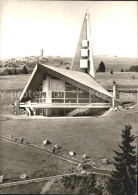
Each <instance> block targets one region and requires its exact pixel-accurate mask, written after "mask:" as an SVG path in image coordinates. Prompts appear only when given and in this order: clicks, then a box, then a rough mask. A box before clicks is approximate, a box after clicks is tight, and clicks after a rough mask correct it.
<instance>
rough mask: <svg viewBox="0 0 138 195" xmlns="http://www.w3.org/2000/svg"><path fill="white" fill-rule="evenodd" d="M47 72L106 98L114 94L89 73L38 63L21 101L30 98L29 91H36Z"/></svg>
mask: <svg viewBox="0 0 138 195" xmlns="http://www.w3.org/2000/svg"><path fill="white" fill-rule="evenodd" d="M45 73H47V74H49V75H52V76H55V77H57V78H59V79H61V80H64V81H66V82H69V83H71V84H72V85H75V86H77V87H79V88H81V89H83V90H85V91H90V90H91V92H92V91H93V90H94V92H98V93H100V94H104V95H105V96H106V97H105V99H107V97H108V98H112V95H111V94H110V93H109V92H108V91H107V90H106V89H104V88H103V87H102V86H101V85H100V84H98V83H97V82H96V81H95V79H94V78H93V77H91V76H90V75H89V74H87V73H83V72H77V71H72V70H67V69H62V68H57V67H54V66H50V65H45V64H37V65H36V67H35V68H34V71H33V73H32V75H31V77H30V79H29V81H28V83H27V84H26V86H25V88H24V90H23V92H22V94H21V97H20V101H22V100H27V99H29V97H28V95H27V94H28V93H29V91H35V90H37V89H38V87H39V85H40V83H41V82H42V81H43V79H44V78H45ZM98 95H99V94H97V96H98Z"/></svg>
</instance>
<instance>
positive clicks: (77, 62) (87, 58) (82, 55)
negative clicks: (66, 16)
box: [71, 13, 95, 78]
mask: <svg viewBox="0 0 138 195" xmlns="http://www.w3.org/2000/svg"><path fill="white" fill-rule="evenodd" d="M71 70H74V71H80V72H85V73H88V74H90V75H91V76H92V77H94V78H95V73H94V65H93V54H92V41H91V30H90V19H89V13H86V14H85V17H84V20H83V24H82V29H81V33H80V37H79V41H78V45H77V49H76V53H75V56H74V59H73V64H72V67H71Z"/></svg>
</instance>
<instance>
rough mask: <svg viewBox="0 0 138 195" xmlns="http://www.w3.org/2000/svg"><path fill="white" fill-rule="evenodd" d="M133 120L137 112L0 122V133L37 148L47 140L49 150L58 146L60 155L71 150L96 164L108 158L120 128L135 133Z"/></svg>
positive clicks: (135, 121)
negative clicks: (86, 156) (128, 127)
mask: <svg viewBox="0 0 138 195" xmlns="http://www.w3.org/2000/svg"><path fill="white" fill-rule="evenodd" d="M137 118H138V113H127V112H125V113H124V112H123V113H122V114H120V112H117V113H116V112H115V114H113V115H112V116H108V117H98V118H82V119H74V118H71V119H68V118H67V119H65V118H64V119H62V118H57V119H54V118H51V119H48V118H46V119H27V120H25V119H12V120H2V121H1V134H2V135H4V136H8V137H9V136H10V134H13V135H14V137H16V138H17V139H21V137H24V138H27V139H28V141H29V142H30V143H31V144H37V145H39V146H41V145H42V141H43V140H45V139H49V140H50V141H51V142H52V144H51V145H49V146H47V149H49V150H52V147H53V146H54V145H55V144H59V145H60V146H61V147H62V153H63V154H68V153H69V151H71V150H73V151H75V152H76V153H77V157H78V158H80V157H81V156H82V155H83V154H84V153H86V154H88V155H89V156H90V157H91V159H94V160H95V161H97V162H98V161H99V160H100V159H102V158H108V159H112V157H113V150H114V149H116V148H117V142H119V141H120V138H121V129H122V128H123V126H124V125H126V124H131V125H132V126H133V132H134V133H136V132H137Z"/></svg>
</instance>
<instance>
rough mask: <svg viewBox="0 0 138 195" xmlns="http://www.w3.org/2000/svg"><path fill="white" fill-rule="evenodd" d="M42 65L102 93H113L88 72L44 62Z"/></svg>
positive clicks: (108, 94)
mask: <svg viewBox="0 0 138 195" xmlns="http://www.w3.org/2000/svg"><path fill="white" fill-rule="evenodd" d="M41 66H43V67H45V68H47V69H49V70H52V71H54V72H56V73H59V74H61V75H63V76H65V77H68V78H70V79H71V80H73V81H74V82H78V83H80V84H82V85H84V86H86V87H88V88H90V89H92V90H95V91H98V92H100V93H102V94H105V95H107V96H109V97H112V95H111V94H110V93H109V92H108V91H107V90H106V89H105V88H103V87H102V86H101V85H100V84H99V83H97V82H96V80H95V79H94V78H93V77H92V76H90V75H89V74H87V73H83V72H77V71H73V70H68V69H63V68H57V67H54V66H49V65H44V64H41Z"/></svg>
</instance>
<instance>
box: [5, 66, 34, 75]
mask: <svg viewBox="0 0 138 195" xmlns="http://www.w3.org/2000/svg"><path fill="white" fill-rule="evenodd" d="M32 70H33V69H27V67H26V66H23V68H18V69H17V68H12V69H9V68H6V69H5V70H4V71H3V72H2V73H1V75H18V74H30V73H32Z"/></svg>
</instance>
